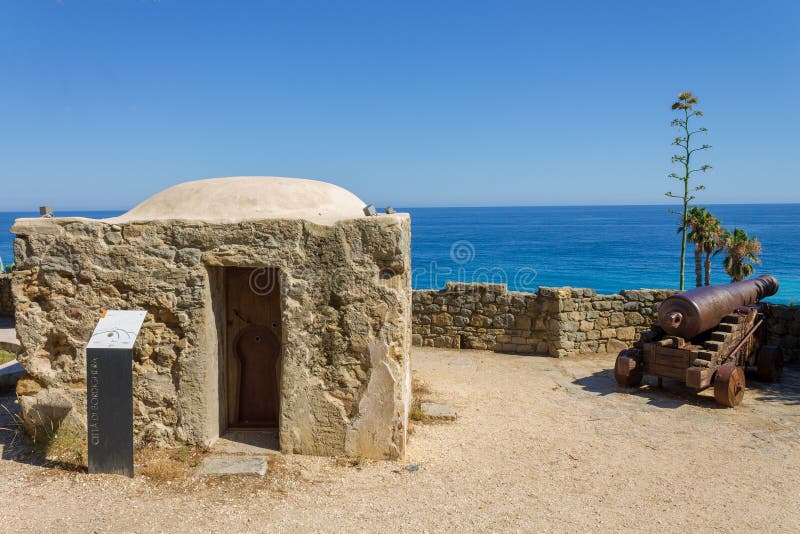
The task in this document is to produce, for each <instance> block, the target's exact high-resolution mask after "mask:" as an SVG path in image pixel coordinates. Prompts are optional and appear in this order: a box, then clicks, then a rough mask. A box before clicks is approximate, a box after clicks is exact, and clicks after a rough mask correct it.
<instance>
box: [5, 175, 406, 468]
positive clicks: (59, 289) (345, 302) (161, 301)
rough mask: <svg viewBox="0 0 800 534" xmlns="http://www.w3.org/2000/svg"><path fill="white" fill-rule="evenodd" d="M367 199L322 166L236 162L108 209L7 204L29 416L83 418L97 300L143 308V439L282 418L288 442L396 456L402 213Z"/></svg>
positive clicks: (186, 438)
mask: <svg viewBox="0 0 800 534" xmlns="http://www.w3.org/2000/svg"><path fill="white" fill-rule="evenodd" d="M364 204H365V203H364V202H363V201H361V200H360V199H359V198H358V197H356V196H355V195H353V194H352V193H350V192H348V191H346V190H344V189H342V188H339V187H337V186H334V185H332V184H328V183H324V182H318V181H312V180H300V179H292V178H273V177H238V178H220V179H211V180H202V181H197V182H188V183H184V184H180V185H177V186H175V187H172V188H170V189H167V190H165V191H163V192H161V193H159V194H157V195H155V196H153V197H152V198H150V199H149V200H147V201H145V202H143V203H142V204H140V205H138V206H137V207H135V208H133V209H132V210H131V211H129V212H128V213H126V214H124V215H122V216H120V217H116V218H113V219H106V220H93V219H85V218H41V219H19V220H17V221H16V222H15V224H14V226H13V228H12V232H13V233H14V234H16V240H15V244H14V252H15V261H16V266H17V270H16V272H15V273H14V280H13V293H14V297H15V299H16V320H17V332H18V336H19V338H20V340H21V344H22V347H23V353H22V354H21V356H20V358H19V359H20V362H21V363H22V365H23V366H24V367H25V369H26V371H27V376H26V377H25V378H23V379H22V380H21V381H20V382H19V384H18V395H19V397H20V404H21V408H22V416H23V419H24V421H25V424H26V425H27V426H28V427H29V428H34V427H36V426H38V425H44V424H49V423H50V422H51V421H52V422H54V423H55V424H60V423H63V422H64V421H70V422H73V423H77V424H80V425H82V426H84V427H85V425H86V382H85V379H86V372H85V365H86V344H87V342H88V341H89V339H90V337H91V334H92V330H93V328H94V326H95V324H96V322H97V320H98V318H99V317H100V314H101V313H102V311H103V310H106V309H140V310H146V311H147V312H148V313H147V318H146V320H145V323H144V326H143V328H142V330H141V332H140V334H139V337H138V339H137V342H136V344H135V346H134V362H133V369H134V377H133V378H134V380H133V383H134V398H133V399H132V402H133V403H134V430H135V432H134V435H135V441H136V442H137V443H156V444H159V445H170V444H175V443H179V442H183V443H190V444H206V445H211V444H213V443H214V441H215V440H216V439H217V438H218V437H219V436H220V435H222V434H223V433H224V432H225V431H226V430H228V429H236V428H271V427H274V428H277V430H278V434H279V443H280V449H281V451H283V452H292V453H301V454H318V455H332V454H351V455H363V456H364V457H369V458H399V457H402V456H403V454H404V449H405V440H406V426H407V420H408V405H409V398H410V394H411V392H410V361H409V350H410V344H411V332H410V323H411V320H410V313H411V285H410V279H411V265H410V221H409V217H408V215H407V214H391V215H387V214H382V215H377V216H369V215H366V214H365V211H364Z"/></svg>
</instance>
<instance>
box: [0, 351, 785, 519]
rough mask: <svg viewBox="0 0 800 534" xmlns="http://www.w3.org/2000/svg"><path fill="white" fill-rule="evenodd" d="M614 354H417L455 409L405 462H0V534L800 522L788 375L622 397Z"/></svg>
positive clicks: (669, 385)
mask: <svg viewBox="0 0 800 534" xmlns="http://www.w3.org/2000/svg"><path fill="white" fill-rule="evenodd" d="M613 358H614V357H613V355H598V356H590V357H582V358H573V359H563V360H555V359H551V358H544V357H526V356H511V355H502V354H494V353H489V352H481V351H461V352H458V351H441V350H436V351H434V350H416V351H415V353H414V370H415V371H414V374H415V376H416V377H417V378H418V379H420V380H422V381H423V382H425V383H426V384H427V385H428V386H429V387H430V389H431V393H430V394H428V395H427V397H428V398H430V399H432V400H437V401H445V402H450V403H452V404H454V405H455V406H456V407H457V408H458V411H459V418H458V420H457V421H455V422H452V423H425V424H415V425H414V426H413V435H412V436H411V439H410V443H409V448H408V457H407V459H406V460H405V461H404V462H381V461H374V462H373V461H369V462H365V463H364V464H362V465H360V466H349V465H345V464H344V462H342V461H338V462H337V461H336V460H335V459H331V458H313V457H299V456H281V455H276V456H274V457H273V458H272V460H271V463H270V471H269V472H268V474H267V476H266V477H263V478H248V479H243V478H241V477H240V478H223V479H219V478H216V479H207V478H203V479H198V478H188V479H183V480H177V481H173V482H171V483H164V482H160V483H157V482H153V481H151V480H149V479H147V478H145V477H143V476H137V477H136V478H134V479H132V480H129V479H125V478H118V477H113V476H97V475H95V476H89V475H86V474H82V473H69V472H64V471H61V470H57V469H49V468H44V467H39V466H35V465H30V464H26V463H24V462H21V461H19V460H2V461H0V480H2V484H0V500H2V502H3V505H2V507H1V508H0V519H2V520H1V521H0V530H3V531H5V532H17V531H92V530H94V531H136V532H151V531H152V532H155V531H182V532H185V531H198V532H199V531H271V532H272V531H296V532H300V531H302V532H306V531H329V532H335V531H343V530H344V531H352V530H362V531H363V530H366V531H433V530H437V531H440V530H446V531H452V530H467V531H489V530H492V531H497V530H515V531H533V530H537V531H538V530H555V531H575V530H580V531H586V530H592V531H608V530H613V531H619V530H631V529H636V530H644V531H663V530H665V529H668V530H670V531H678V530H691V531H732V530H742V529H747V530H752V529H759V530H770V531H795V532H796V531H798V529H800V508H799V507H798V496H800V468H799V467H798V466H799V465H800V370H798V369H797V368H795V369H789V370H788V372H787V374H786V376H785V378H784V383H783V384H782V385H780V386H772V387H769V388H768V389H760V388H759V387H758V386H759V385H758V384H755V383H751V384H749V385H750V388H749V389H748V392H747V394H746V396H745V401H744V404H743V405H742V406H740V407H739V408H737V409H721V408H717V407H716V406H715V404H714V402H713V399H712V398H711V397H710V396H709V395H708V394H707V393H706V394H703V395H700V396H695V395H693V394H692V393H691V392H689V391H687V390H685V389H684V388H683V387H682V386H680V385H679V384H677V383H674V382H666V383H665V387H664V389H661V390H659V389H656V388H655V387H653V386H652V384H653V382H649V383H650V384H651V386H650V387H648V386H645V387H643V388H642V389H641V390H639V391H637V392H635V393H633V394H629V393H626V392H622V391H619V390H617V388H616V387H615V386H614V382H613V376H612V375H611V373H610V372H609V371H608V370H607V369H609V368H610V367H611V365H612V362H613ZM764 387H766V386H764ZM6 400H8V399H6ZM0 426H1V425H0ZM4 457H5V458H11V457H12V455H11V454H9V453H8V450H6V452H5V453H4ZM409 464H414V465H418V466H419V470H417V471H409V470H407V469H406V466H407V465H409Z"/></svg>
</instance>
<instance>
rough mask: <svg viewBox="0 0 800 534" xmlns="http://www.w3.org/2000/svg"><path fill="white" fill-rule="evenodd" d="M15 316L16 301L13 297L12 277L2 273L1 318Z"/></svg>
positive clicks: (0, 289)
mask: <svg viewBox="0 0 800 534" xmlns="http://www.w3.org/2000/svg"><path fill="white" fill-rule="evenodd" d="M13 316H14V299H13V298H12V296H11V275H10V274H2V273H0V317H13Z"/></svg>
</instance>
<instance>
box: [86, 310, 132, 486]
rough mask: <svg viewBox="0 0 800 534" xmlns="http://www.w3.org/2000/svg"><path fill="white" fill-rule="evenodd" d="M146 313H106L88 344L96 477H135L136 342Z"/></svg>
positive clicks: (88, 407)
mask: <svg viewBox="0 0 800 534" xmlns="http://www.w3.org/2000/svg"><path fill="white" fill-rule="evenodd" d="M145 315H147V312H145V311H138V310H107V311H104V312H103V313H102V315H101V316H100V320H99V321H98V322H97V326H96V327H95V329H94V332H93V333H92V338H91V339H90V340H89V344H88V345H87V346H86V411H87V414H86V416H87V419H86V423H87V429H88V441H89V472H90V473H114V474H120V475H127V476H129V477H132V476H133V344H134V343H135V342H136V336H138V335H139V330H140V329H141V327H142V323H143V322H144V318H145Z"/></svg>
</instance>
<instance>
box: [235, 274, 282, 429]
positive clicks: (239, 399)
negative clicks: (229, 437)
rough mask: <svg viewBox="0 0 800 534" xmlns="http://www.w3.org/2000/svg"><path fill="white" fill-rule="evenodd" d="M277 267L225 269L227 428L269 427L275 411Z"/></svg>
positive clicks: (278, 328)
mask: <svg viewBox="0 0 800 534" xmlns="http://www.w3.org/2000/svg"><path fill="white" fill-rule="evenodd" d="M278 284H279V280H278V270H277V269H250V268H238V267H236V268H227V269H225V293H226V297H227V333H226V338H227V340H228V342H227V351H226V353H227V354H226V356H227V366H226V370H227V379H226V385H227V401H228V421H229V425H230V426H233V427H261V428H264V427H275V426H277V424H278V415H279V413H280V412H279V410H280V401H279V399H280V396H279V384H280V355H281V341H280V340H281V313H280V288H279V285H278Z"/></svg>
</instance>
